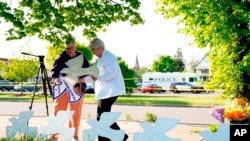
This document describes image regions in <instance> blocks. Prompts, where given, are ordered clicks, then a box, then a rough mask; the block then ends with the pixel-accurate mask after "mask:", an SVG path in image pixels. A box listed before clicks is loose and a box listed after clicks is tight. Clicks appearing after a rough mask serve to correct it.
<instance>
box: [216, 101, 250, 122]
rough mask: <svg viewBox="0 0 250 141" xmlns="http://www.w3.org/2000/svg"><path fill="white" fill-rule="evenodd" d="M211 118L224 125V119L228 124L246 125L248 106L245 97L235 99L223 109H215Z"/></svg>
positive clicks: (249, 114)
mask: <svg viewBox="0 0 250 141" xmlns="http://www.w3.org/2000/svg"><path fill="white" fill-rule="evenodd" d="M212 116H213V117H214V118H216V119H217V120H219V121H220V122H221V123H224V119H226V120H228V121H229V122H230V123H248V124H249V118H250V104H249V102H248V100H247V98H245V97H237V98H234V99H233V100H232V102H230V104H228V105H226V106H225V107H224V108H215V109H214V111H213V112H212Z"/></svg>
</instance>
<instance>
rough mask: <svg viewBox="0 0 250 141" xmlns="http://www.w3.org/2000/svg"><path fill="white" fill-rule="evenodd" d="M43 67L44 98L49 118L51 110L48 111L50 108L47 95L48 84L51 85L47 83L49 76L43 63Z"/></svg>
mask: <svg viewBox="0 0 250 141" xmlns="http://www.w3.org/2000/svg"><path fill="white" fill-rule="evenodd" d="M41 66H42V81H43V94H44V98H45V104H46V112H47V116H49V109H48V108H49V106H48V99H47V96H48V94H47V87H46V82H47V84H48V85H49V83H48V81H47V80H48V76H47V71H46V69H45V65H44V64H43V63H42V64H41ZM49 86H50V85H49Z"/></svg>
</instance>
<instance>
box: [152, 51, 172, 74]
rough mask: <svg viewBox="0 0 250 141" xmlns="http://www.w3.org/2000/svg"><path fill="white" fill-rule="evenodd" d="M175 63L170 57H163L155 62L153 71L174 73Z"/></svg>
mask: <svg viewBox="0 0 250 141" xmlns="http://www.w3.org/2000/svg"><path fill="white" fill-rule="evenodd" d="M175 66H176V65H175V62H174V60H173V58H172V57H171V56H169V55H161V56H159V58H158V59H156V60H154V62H153V65H152V69H151V70H152V71H155V72H174V71H175Z"/></svg>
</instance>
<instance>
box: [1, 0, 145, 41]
mask: <svg viewBox="0 0 250 141" xmlns="http://www.w3.org/2000/svg"><path fill="white" fill-rule="evenodd" d="M16 4H17V6H16ZM140 5H141V3H140V2H139V0H122V1H119V2H116V1H114V0H101V1H100V0H66V1H65V0H20V1H18V2H17V1H12V0H9V1H0V18H2V19H4V20H5V22H7V23H11V24H12V25H13V26H12V27H11V28H10V29H8V31H7V34H6V35H7V36H6V37H7V40H16V39H21V38H23V37H26V36H38V37H39V38H40V39H42V40H47V41H49V42H50V43H52V44H53V45H62V44H63V41H64V40H65V39H66V38H68V37H72V34H71V33H72V31H74V30H82V33H83V35H84V36H86V37H94V36H96V34H95V33H96V32H98V31H100V30H103V31H105V30H106V29H105V28H106V27H107V26H108V25H110V24H111V23H113V22H119V21H122V22H124V21H129V22H130V23H131V25H136V24H141V23H143V22H144V21H143V20H142V18H141V17H140V14H139V13H138V12H137V10H138V9H139V7H140Z"/></svg>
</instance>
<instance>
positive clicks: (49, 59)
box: [45, 42, 93, 70]
mask: <svg viewBox="0 0 250 141" xmlns="http://www.w3.org/2000/svg"><path fill="white" fill-rule="evenodd" d="M76 48H77V50H78V51H79V52H81V53H82V54H84V55H85V57H86V58H87V60H88V61H91V60H92V58H93V54H92V52H91V50H90V49H89V48H88V47H87V46H86V45H85V44H83V43H79V42H77V43H76ZM47 50H48V53H47V55H46V57H45V60H46V68H47V70H51V69H52V66H53V64H54V62H55V59H56V57H57V56H58V55H59V54H61V53H62V52H63V51H64V50H65V48H64V47H62V46H52V45H49V46H47Z"/></svg>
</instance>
